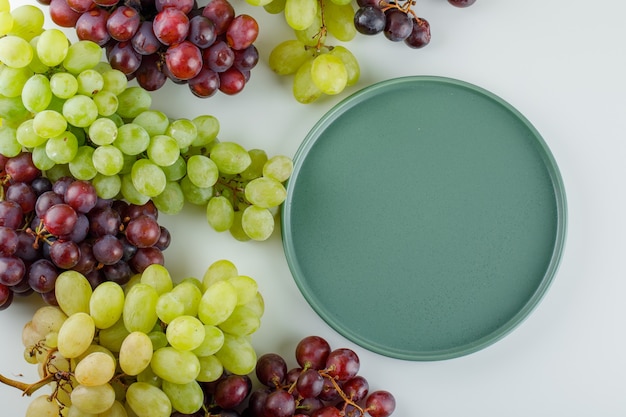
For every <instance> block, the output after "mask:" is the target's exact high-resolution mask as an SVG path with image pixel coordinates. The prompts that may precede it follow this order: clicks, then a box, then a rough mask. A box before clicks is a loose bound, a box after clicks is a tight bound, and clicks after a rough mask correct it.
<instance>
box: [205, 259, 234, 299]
mask: <svg viewBox="0 0 626 417" xmlns="http://www.w3.org/2000/svg"><path fill="white" fill-rule="evenodd" d="M237 276H239V272H238V271H237V266H236V265H235V264H234V263H232V262H231V261H229V260H228V259H220V260H217V261H215V262H213V263H212V264H211V265H209V267H208V268H207V269H206V271H205V272H204V276H203V277H202V289H203V290H204V291H206V289H207V288H209V287H210V286H211V285H213V284H214V283H216V282H218V281H225V280H227V279H230V278H234V277H237Z"/></svg>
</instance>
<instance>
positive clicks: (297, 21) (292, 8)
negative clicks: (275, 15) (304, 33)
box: [284, 0, 318, 30]
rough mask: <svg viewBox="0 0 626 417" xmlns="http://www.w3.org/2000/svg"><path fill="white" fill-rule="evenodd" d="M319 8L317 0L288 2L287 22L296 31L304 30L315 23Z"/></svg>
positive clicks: (293, 0)
mask: <svg viewBox="0 0 626 417" xmlns="http://www.w3.org/2000/svg"><path fill="white" fill-rule="evenodd" d="M317 8H318V4H317V0H286V1H285V10H284V14H285V21H286V22H287V24H288V25H289V26H290V27H291V28H293V29H295V30H304V29H306V28H308V27H309V26H311V25H312V24H313V22H314V21H315V15H316V14H317Z"/></svg>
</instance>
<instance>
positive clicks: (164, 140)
mask: <svg viewBox="0 0 626 417" xmlns="http://www.w3.org/2000/svg"><path fill="white" fill-rule="evenodd" d="M146 151H147V154H148V158H150V160H151V161H152V162H154V163H155V164H157V165H159V166H161V167H166V166H170V165H172V164H173V163H174V162H176V160H177V159H178V158H179V157H180V148H179V146H178V142H176V140H175V139H174V138H172V137H171V136H168V135H155V136H152V137H151V138H150V143H149V144H148V148H147V149H146Z"/></svg>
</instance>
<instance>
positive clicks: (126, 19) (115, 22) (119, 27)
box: [107, 6, 141, 42]
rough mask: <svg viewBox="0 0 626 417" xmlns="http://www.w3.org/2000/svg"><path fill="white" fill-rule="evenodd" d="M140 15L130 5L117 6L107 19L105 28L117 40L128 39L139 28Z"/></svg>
mask: <svg viewBox="0 0 626 417" xmlns="http://www.w3.org/2000/svg"><path fill="white" fill-rule="evenodd" d="M140 24H141V16H140V15H139V13H138V12H137V10H135V9H134V8H132V7H128V6H119V7H118V8H116V9H115V10H114V11H113V12H112V13H111V15H110V16H109V18H108V19H107V30H108V31H109V34H110V35H111V37H112V38H113V39H115V40H116V41H119V42H124V41H128V40H130V39H131V38H132V37H133V35H134V34H135V33H136V32H137V29H139V25H140Z"/></svg>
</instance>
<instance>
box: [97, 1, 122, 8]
mask: <svg viewBox="0 0 626 417" xmlns="http://www.w3.org/2000/svg"><path fill="white" fill-rule="evenodd" d="M119 1H120V0H93V2H94V3H96V4H97V5H98V6H102V7H113V6H115V5H116V4H117V3H119Z"/></svg>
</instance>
